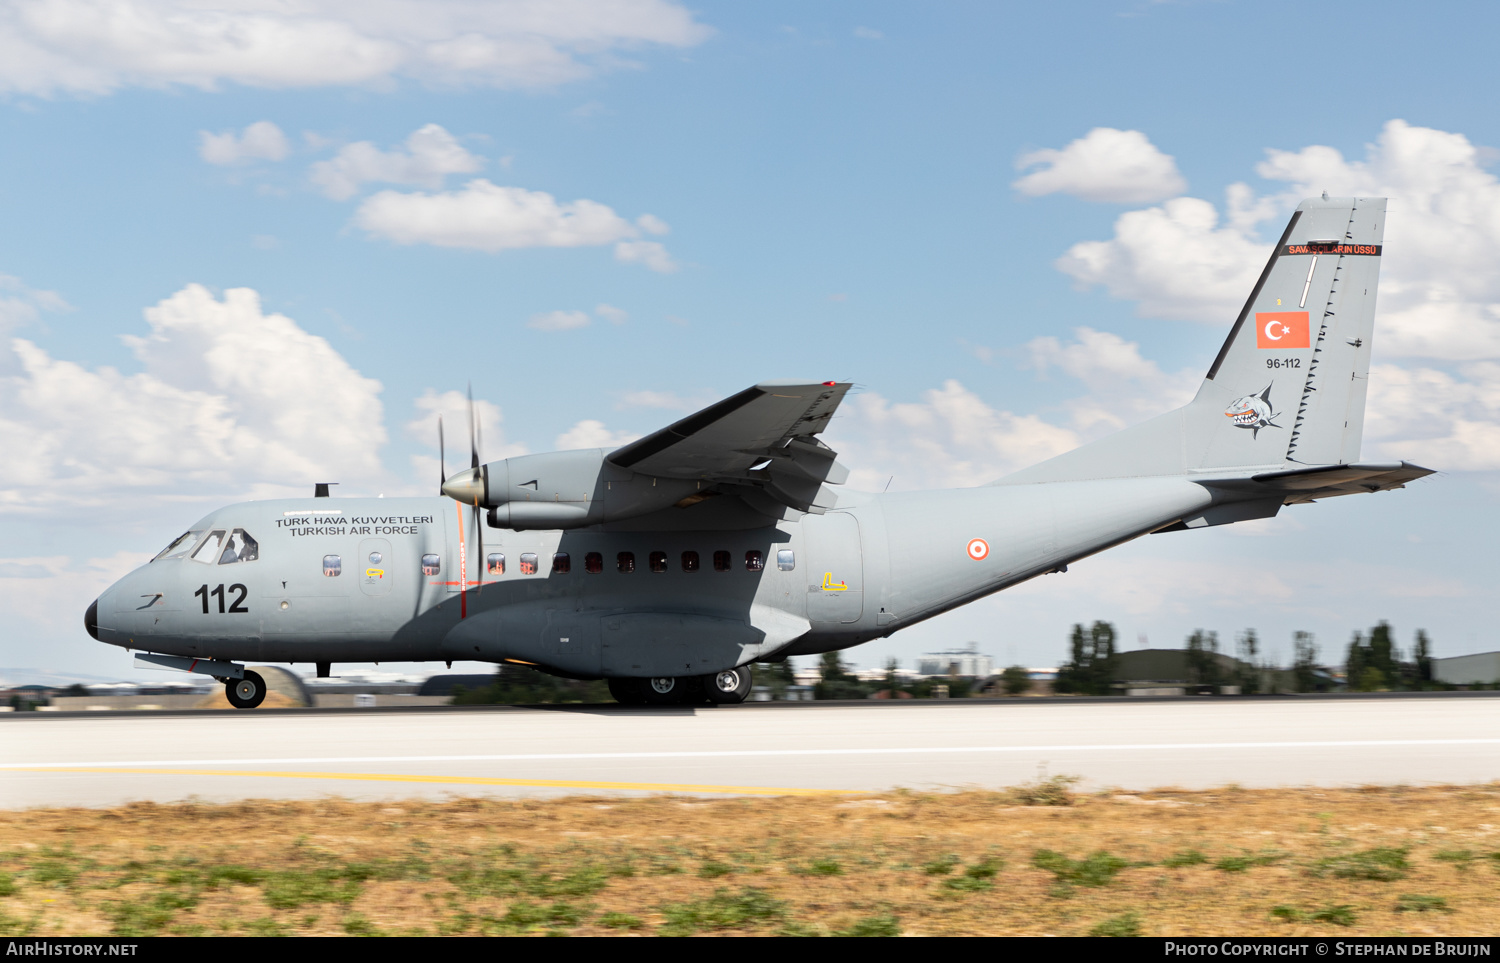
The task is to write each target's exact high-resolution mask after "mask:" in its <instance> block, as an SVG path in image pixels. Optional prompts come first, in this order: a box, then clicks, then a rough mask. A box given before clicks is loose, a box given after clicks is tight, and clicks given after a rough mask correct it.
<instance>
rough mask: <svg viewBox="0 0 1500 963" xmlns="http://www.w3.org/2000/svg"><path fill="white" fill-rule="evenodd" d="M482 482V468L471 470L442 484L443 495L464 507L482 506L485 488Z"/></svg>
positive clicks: (460, 473)
mask: <svg viewBox="0 0 1500 963" xmlns="http://www.w3.org/2000/svg"><path fill="white" fill-rule="evenodd" d="M484 481H485V479H484V468H483V467H482V466H481V467H479V468H471V469H469V470H468V471H462V472H459V473H458V474H456V475H454V476H453V477H452V478H450V479H448V480H447V481H445V482H443V494H444V495H447V496H448V497H449V498H452V499H456V500H458V501H461V502H463V503H464V504H465V505H473V504H476V503H479V504H483V502H484V500H485V487H486V486H485V483H484Z"/></svg>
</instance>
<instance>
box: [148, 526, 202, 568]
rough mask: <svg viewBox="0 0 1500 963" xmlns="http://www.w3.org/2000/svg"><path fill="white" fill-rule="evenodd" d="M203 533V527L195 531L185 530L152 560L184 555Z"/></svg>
mask: <svg viewBox="0 0 1500 963" xmlns="http://www.w3.org/2000/svg"><path fill="white" fill-rule="evenodd" d="M202 534H203V529H201V528H200V529H198V530H197V531H195V532H183V533H182V534H181V535H178V536H177V538H176V539H175V540H173V542H172V544H171V545H168V546H167V547H166V548H164V549H162V550H161V554H160V555H157V556H156V558H153V559H152V560H151V561H153V562H159V561H161V560H162V559H164V558H182V556H184V555H186V554H187V553H188V552H189V551H190V550H191V549H192V547H193V545H194V544H196V543H197V541H198V536H199V535H202Z"/></svg>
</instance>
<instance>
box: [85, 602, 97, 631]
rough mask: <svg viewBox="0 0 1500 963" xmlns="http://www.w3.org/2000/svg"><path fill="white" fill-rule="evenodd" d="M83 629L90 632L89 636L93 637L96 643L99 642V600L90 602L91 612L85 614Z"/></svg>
mask: <svg viewBox="0 0 1500 963" xmlns="http://www.w3.org/2000/svg"><path fill="white" fill-rule="evenodd" d="M83 627H84V628H86V629H88V630H89V635H92V636H93V637H94V641H95V642H97V641H99V600H98V599H94V601H92V602H90V603H89V610H88V611H87V612H85V613H83Z"/></svg>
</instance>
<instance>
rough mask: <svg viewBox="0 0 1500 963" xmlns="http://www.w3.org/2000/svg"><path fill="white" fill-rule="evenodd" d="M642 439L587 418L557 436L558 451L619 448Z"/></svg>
mask: <svg viewBox="0 0 1500 963" xmlns="http://www.w3.org/2000/svg"><path fill="white" fill-rule="evenodd" d="M639 437H641V436H640V435H638V434H636V433H635V432H630V431H610V430H609V429H608V428H606V427H605V426H604V422H602V421H595V420H594V419H592V418H586V419H584V420H583V421H580V422H579V423H578V424H576V425H574V426H573V427H572V428H569V429H568V430H567V431H565V432H563V433H562V434H560V435H558V436H557V442H556V445H557V450H558V451H571V450H573V449H575V448H618V447H620V446H621V445H623V444H626V443H628V442H632V441H635V440H636V439H637V438H639Z"/></svg>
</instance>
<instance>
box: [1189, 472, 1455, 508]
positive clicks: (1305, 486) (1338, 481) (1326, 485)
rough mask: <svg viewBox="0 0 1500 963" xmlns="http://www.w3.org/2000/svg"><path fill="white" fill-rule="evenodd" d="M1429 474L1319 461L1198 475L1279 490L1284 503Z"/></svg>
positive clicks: (1397, 484) (1234, 485)
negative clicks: (1223, 475) (1242, 473)
mask: <svg viewBox="0 0 1500 963" xmlns="http://www.w3.org/2000/svg"><path fill="white" fill-rule="evenodd" d="M1431 474H1433V472H1432V469H1430V468H1423V467H1421V466H1420V465H1413V464H1411V463H1410V462H1405V461H1402V462H1394V463H1391V464H1365V465H1323V466H1319V467H1316V468H1294V469H1292V470H1290V471H1268V472H1261V473H1260V474H1258V475H1251V476H1250V477H1249V478H1228V479H1213V480H1209V479H1198V480H1197V481H1198V483H1199V484H1201V485H1207V486H1209V487H1210V488H1217V489H1219V490H1221V491H1233V492H1244V493H1246V494H1247V495H1269V494H1273V493H1274V494H1280V495H1282V496H1283V497H1284V504H1287V505H1295V504H1297V503H1298V502H1310V501H1314V500H1316V499H1319V498H1332V497H1334V496H1336V495H1362V494H1365V493H1366V492H1383V491H1391V490H1393V489H1396V488H1405V487H1406V483H1407V482H1410V481H1416V480H1417V479H1418V478H1422V477H1424V476H1426V475H1431Z"/></svg>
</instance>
